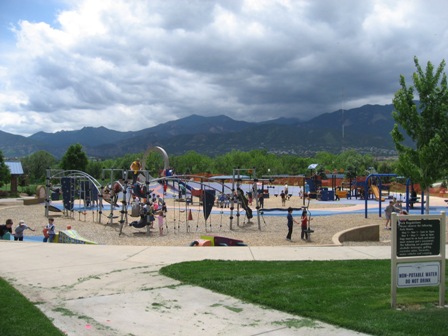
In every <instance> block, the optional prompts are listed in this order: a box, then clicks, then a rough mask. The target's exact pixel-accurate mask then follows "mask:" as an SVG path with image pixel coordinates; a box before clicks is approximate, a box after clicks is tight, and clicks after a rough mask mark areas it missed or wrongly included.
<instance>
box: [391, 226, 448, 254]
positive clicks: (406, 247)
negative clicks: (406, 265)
mask: <svg viewBox="0 0 448 336" xmlns="http://www.w3.org/2000/svg"><path fill="white" fill-rule="evenodd" d="M438 254H440V220H439V219H415V220H410V219H409V220H401V221H399V222H398V224H397V257H419V256H429V255H438Z"/></svg>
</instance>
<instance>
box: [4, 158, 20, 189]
mask: <svg viewBox="0 0 448 336" xmlns="http://www.w3.org/2000/svg"><path fill="white" fill-rule="evenodd" d="M5 164H6V165H7V166H8V168H9V172H10V173H11V192H17V186H18V181H19V177H20V176H22V175H23V168H22V163H21V162H19V161H14V162H12V161H5Z"/></svg>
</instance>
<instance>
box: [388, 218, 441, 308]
mask: <svg viewBox="0 0 448 336" xmlns="http://www.w3.org/2000/svg"><path fill="white" fill-rule="evenodd" d="M391 226H392V244H391V245H392V246H391V247H392V251H391V306H392V308H395V307H396V304H397V288H408V287H421V286H438V287H439V306H444V305H445V267H446V266H445V241H446V234H445V230H446V214H445V212H442V213H441V214H440V215H397V214H396V213H393V214H392V218H391Z"/></svg>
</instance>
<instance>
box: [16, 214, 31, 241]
mask: <svg viewBox="0 0 448 336" xmlns="http://www.w3.org/2000/svg"><path fill="white" fill-rule="evenodd" d="M26 229H29V230H31V231H36V230H34V229H32V228H30V227H29V226H28V225H26V224H25V221H24V220H23V219H21V220H20V221H19V226H17V227H16V229H15V230H14V240H18V241H23V231H25V230H26Z"/></svg>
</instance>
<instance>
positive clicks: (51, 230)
mask: <svg viewBox="0 0 448 336" xmlns="http://www.w3.org/2000/svg"><path fill="white" fill-rule="evenodd" d="M45 231H46V233H45ZM55 236H56V232H55V226H54V218H48V224H47V225H46V226H45V229H44V243H46V242H49V243H52V242H53V240H54V237H55Z"/></svg>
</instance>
